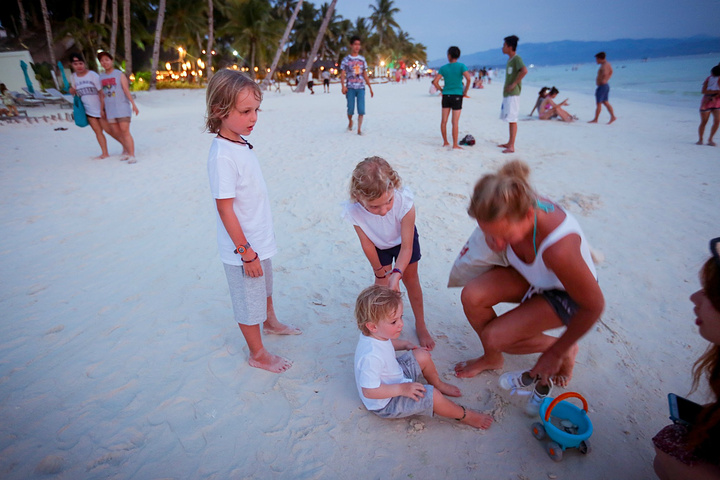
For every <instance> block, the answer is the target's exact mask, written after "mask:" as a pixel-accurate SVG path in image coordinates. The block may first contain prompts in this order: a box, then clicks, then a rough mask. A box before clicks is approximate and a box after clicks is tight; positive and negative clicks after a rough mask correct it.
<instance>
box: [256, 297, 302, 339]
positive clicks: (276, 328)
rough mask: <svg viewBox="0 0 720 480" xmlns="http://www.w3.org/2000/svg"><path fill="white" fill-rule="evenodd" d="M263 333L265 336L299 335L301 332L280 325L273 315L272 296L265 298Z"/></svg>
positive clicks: (294, 328) (289, 326)
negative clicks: (265, 311)
mask: <svg viewBox="0 0 720 480" xmlns="http://www.w3.org/2000/svg"><path fill="white" fill-rule="evenodd" d="M263 333H264V334H266V335H269V334H273V335H300V334H301V333H302V330H300V329H299V328H297V327H295V326H293V325H285V324H284V323H280V321H279V320H278V319H277V316H276V315H275V307H274V305H273V300H272V295H271V296H269V297H267V320H265V323H263Z"/></svg>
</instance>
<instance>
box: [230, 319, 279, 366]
mask: <svg viewBox="0 0 720 480" xmlns="http://www.w3.org/2000/svg"><path fill="white" fill-rule="evenodd" d="M238 326H239V327H240V331H241V332H242V334H243V336H244V337H245V341H246V342H247V344H248V348H249V349H250V359H249V360H248V363H249V364H250V366H251V367H255V368H262V369H263V370H267V371H269V372H273V373H282V372H284V371H285V370H287V369H289V368H290V367H292V362H291V361H290V360H288V359H287V358H284V357H280V356H278V355H273V354H272V353H270V352H268V351H267V350H265V347H264V346H263V343H262V336H261V335H260V325H242V324H240V323H238Z"/></svg>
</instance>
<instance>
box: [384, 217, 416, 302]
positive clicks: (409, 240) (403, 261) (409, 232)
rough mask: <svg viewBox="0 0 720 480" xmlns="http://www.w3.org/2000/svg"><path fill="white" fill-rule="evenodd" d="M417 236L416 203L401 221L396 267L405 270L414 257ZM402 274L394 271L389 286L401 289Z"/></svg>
mask: <svg viewBox="0 0 720 480" xmlns="http://www.w3.org/2000/svg"><path fill="white" fill-rule="evenodd" d="M414 237H415V205H413V206H412V207H411V208H410V210H409V211H408V212H407V213H406V214H405V216H404V217H403V219H402V222H401V223H400V238H401V243H400V253H398V257H397V260H395V268H397V269H398V270H400V271H401V272H404V271H405V269H406V268H407V266H408V265H410V259H411V258H412V250H413V240H414ZM401 278H402V274H400V273H397V272H394V273H392V274H391V275H390V280H389V282H388V286H389V287H390V288H393V289H395V290H398V289H400V279H401Z"/></svg>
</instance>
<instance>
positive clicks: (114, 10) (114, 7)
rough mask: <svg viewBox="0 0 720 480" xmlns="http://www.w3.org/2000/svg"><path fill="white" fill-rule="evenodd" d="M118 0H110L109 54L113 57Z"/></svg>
mask: <svg viewBox="0 0 720 480" xmlns="http://www.w3.org/2000/svg"><path fill="white" fill-rule="evenodd" d="M117 2H118V0H112V27H111V30H110V55H112V56H113V58H114V57H115V49H116V48H117V30H118V4H117Z"/></svg>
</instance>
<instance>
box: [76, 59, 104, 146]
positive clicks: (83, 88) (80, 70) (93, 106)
mask: <svg viewBox="0 0 720 480" xmlns="http://www.w3.org/2000/svg"><path fill="white" fill-rule="evenodd" d="M70 65H71V66H72V69H73V74H72V77H71V79H70V83H71V84H72V86H71V87H70V95H78V96H79V97H80V99H81V100H82V103H83V107H85V114H86V115H87V119H88V123H89V124H90V128H92V131H93V132H94V133H95V138H96V139H97V142H98V145H100V150H101V152H102V153H101V154H100V156H98V157H95V159H97V160H100V159H103V158H108V157H109V156H110V154H109V153H108V148H107V139H106V138H105V134H104V133H103V127H102V124H101V123H100V119H101V118H102V117H103V115H104V114H105V104H104V98H103V95H102V94H101V90H102V85H101V84H100V76H99V75H98V74H97V73H95V72H93V71H92V70H90V69H88V67H87V64H86V63H85V59H84V58H83V57H82V55H80V54H79V53H73V54H72V55H70ZM108 133H109V132H108Z"/></svg>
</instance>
